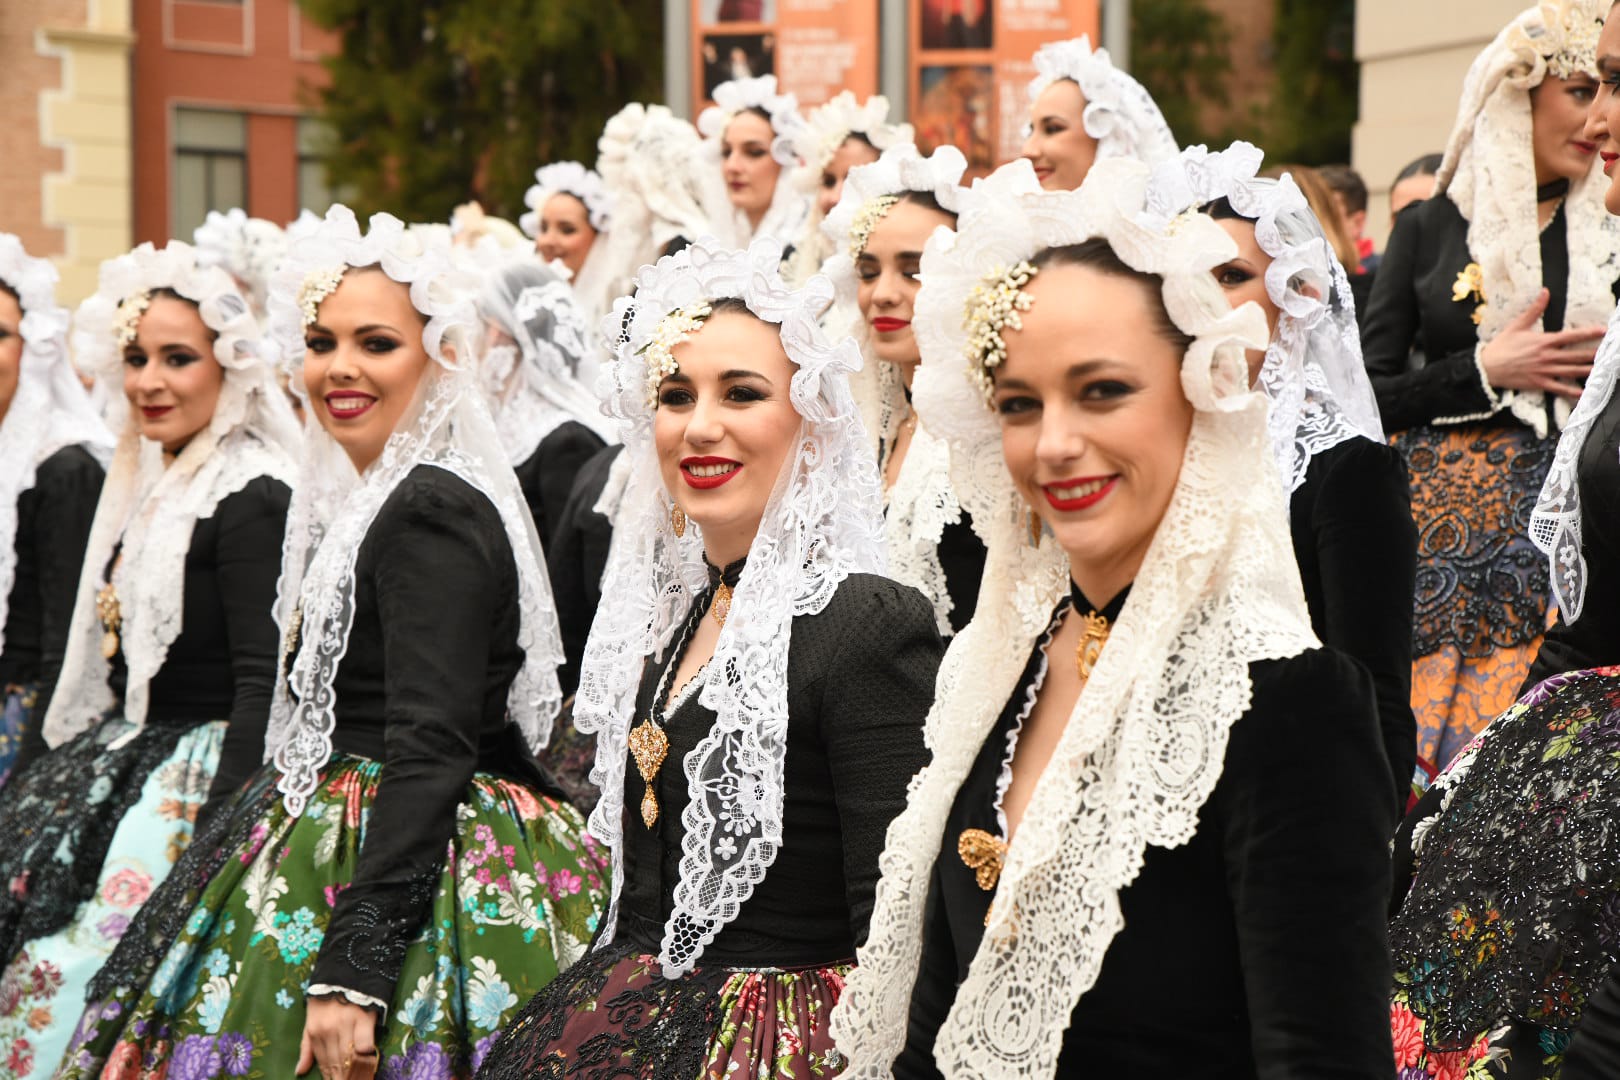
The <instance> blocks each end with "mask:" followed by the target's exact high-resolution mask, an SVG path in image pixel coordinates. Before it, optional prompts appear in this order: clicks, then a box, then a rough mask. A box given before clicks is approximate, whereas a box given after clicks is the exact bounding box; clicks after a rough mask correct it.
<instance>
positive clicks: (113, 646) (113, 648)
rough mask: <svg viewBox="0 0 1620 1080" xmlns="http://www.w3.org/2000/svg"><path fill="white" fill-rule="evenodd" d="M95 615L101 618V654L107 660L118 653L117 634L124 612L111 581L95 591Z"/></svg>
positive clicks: (120, 628) (122, 625) (121, 624)
mask: <svg viewBox="0 0 1620 1080" xmlns="http://www.w3.org/2000/svg"><path fill="white" fill-rule="evenodd" d="M96 615H97V617H99V618H100V619H101V630H102V634H101V655H102V656H103V657H105V658H106V659H108V660H111V659H112V658H113V657H115V656H117V655H118V634H119V631H121V630H122V629H123V627H124V613H123V609H122V607H120V605H119V603H118V590H116V589H114V588H113V587H112V583H111V582H108V583H107V584H105V585H103V586H102V587H101V591H100V592H98V593H96Z"/></svg>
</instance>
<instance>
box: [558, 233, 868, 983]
mask: <svg viewBox="0 0 1620 1080" xmlns="http://www.w3.org/2000/svg"><path fill="white" fill-rule="evenodd" d="M780 261H781V250H780V248H778V246H777V245H776V244H775V242H773V241H770V240H756V241H754V243H753V244H751V245H750V246H749V247H748V249H747V250H746V251H738V250H730V249H726V248H723V247H721V246H720V245H719V244H718V243H717V242H715V241H714V240H713V239H712V238H704V239H702V240H699V241H698V242H697V243H696V244H694V245H693V246H692V247H689V248H687V249H685V250H683V251H680V252H678V253H676V254H675V255H672V256H668V257H666V258H663V259H660V260H659V261H658V264H657V265H656V266H649V267H643V268H642V270H641V272H640V273H639V274H638V275H637V276H636V293H635V295H634V296H633V297H629V296H627V297H623V298H621V299H620V300H619V302H618V303H617V304H615V305H614V309H613V314H612V315H611V316H609V317H608V318H606V319H604V320H603V323H602V330H603V333H604V334H605V335H606V336H607V337H608V338H609V339H610V341H611V342H612V344H613V346H614V362H613V364H612V367H611V369H610V373H609V375H608V376H607V377H606V378H604V380H603V382H604V386H605V388H606V389H607V391H608V392H609V396H608V409H609V411H610V412H611V413H612V415H613V416H615V417H616V418H618V420H619V421H620V423H621V430H622V431H623V435H624V443H625V450H624V454H623V455H622V456H623V457H624V458H625V459H627V460H628V461H629V462H630V467H629V468H630V475H629V480H628V488H627V490H626V493H625V496H624V498H623V500H622V502H621V503H620V508H619V518H618V520H617V521H616V523H615V528H614V533H613V547H612V551H611V553H610V555H609V558H608V565H607V569H606V572H605V574H604V575H603V581H602V604H601V607H600V608H599V609H598V611H597V614H596V622H595V623H594V624H593V625H592V627H591V636H590V640H589V641H588V642H587V644H586V646H585V659H584V664H583V669H582V672H581V676H580V685H579V694H578V697H577V698H576V699H575V703H574V723H575V725H576V726H577V727H578V728H579V729H580V730H581V731H584V732H587V733H595V735H596V740H597V751H596V765H595V767H594V768H593V770H592V772H591V780H592V782H594V783H595V784H596V785H597V786H598V787H599V788H600V789H601V791H602V800H601V802H599V803H598V804H597V806H596V809H595V811H594V812H593V813H592V814H591V820H590V827H591V833H592V834H593V835H595V836H596V837H597V838H599V839H600V840H602V841H603V842H605V843H606V844H608V845H609V846H610V847H611V848H612V849H613V853H614V858H613V904H612V907H611V909H610V910H609V912H608V915H607V921H606V923H605V924H604V925H605V926H606V927H607V929H606V930H605V931H604V932H603V934H602V935H601V941H602V942H604V943H605V942H607V941H610V940H611V939H612V936H613V929H614V925H615V923H616V921H617V917H618V898H619V895H620V893H621V891H622V889H623V885H624V862H623V852H624V844H623V838H624V837H623V825H622V819H623V809H624V776H625V761H626V756H625V755H626V745H627V742H626V740H627V738H628V734H629V731H630V729H631V727H632V726H633V725H634V723H635V721H636V718H635V716H634V710H635V702H636V692H637V689H638V687H639V685H640V681H641V674H642V669H643V666H644V664H645V663H646V662H647V660H648V658H649V657H652V656H655V655H660V654H661V653H662V652H663V650H664V649H666V648H668V647H669V646H670V644H671V639H672V638H673V637H674V635H675V632H676V631H677V629H678V628H679V626H680V624H681V621H682V620H683V619H684V618H685V616H686V614H687V612H688V611H690V609H691V605H692V604H693V603H694V602H695V601H696V599H697V598H698V597H699V596H700V594H701V593H702V592H703V590H704V589H705V588H706V587H707V583H708V577H707V572H706V570H705V567H704V563H703V539H702V529H701V528H700V527H698V526H697V525H696V523H692V524H689V525H688V526H687V528H686V530H685V536H684V537H677V536H676V535H675V534H674V532H673V531H671V529H670V526H669V511H670V505H671V504H670V500H669V496H668V494H667V493H666V491H665V489H664V486H663V481H662V478H661V477H660V474H659V469H658V459H657V456H656V452H655V450H654V447H653V438H652V433H653V413H654V409H653V407H652V405H651V403H650V401H649V393H648V390H649V370H648V359H647V357H646V355H645V350H646V348H647V347H648V345H649V343H650V342H652V341H654V338H655V336H657V335H660V334H661V333H662V332H663V331H665V330H666V329H667V327H666V324H665V320H666V318H667V317H668V316H669V315H671V314H672V313H675V312H678V311H680V310H681V309H683V308H686V307H688V306H689V305H692V304H697V303H700V302H705V301H713V300H718V299H721V298H726V297H739V298H741V299H742V300H743V302H744V303H746V304H747V306H748V309H749V311H751V312H753V313H754V314H755V315H757V316H758V317H759V318H760V319H762V320H764V321H765V322H768V323H775V324H778V325H779V326H780V327H781V339H782V347H783V349H784V350H786V352H787V355H788V358H789V359H791V360H792V361H793V362H794V364H795V365H796V366H797V369H798V370H797V371H796V372H795V373H794V375H793V382H792V387H791V390H790V393H791V397H792V400H793V404H794V406H795V407H796V408H797V409H798V411H799V414H800V415H801V416H802V417H803V423H802V425H801V428H800V434H799V440H798V442H799V444H798V448H797V450H796V451H794V452H793V453H792V454H790V456H789V458H788V460H787V462H786V463H785V464H784V466H783V471H782V473H781V475H780V476H779V477H778V479H777V483H776V488H775V491H774V493H773V494H772V496H771V499H770V501H769V503H767V505H766V508H765V513H764V516H763V517H762V518H761V521H760V527H759V532H758V534H757V535H756V536H755V538H754V542H753V544H752V546H751V547H750V548H749V551H748V562H747V566H746V568H745V569H744V570H743V573H742V578H741V580H740V581H739V582H738V584H737V586H736V590H735V593H734V599H733V602H732V607H731V614H730V617H729V618H728V619H727V620H726V624H725V627H724V629H722V630H721V631H720V638H719V641H718V643H717V644H716V646H715V653H714V657H713V659H711V660H710V661H709V664H708V665H707V667H706V668H705V669H704V673H703V674H702V675H701V676H699V678H701V679H702V680H703V682H702V684H701V687H700V689H699V690H698V693H699V695H700V696H699V699H698V700H699V701H700V702H701V703H702V704H703V705H704V706H705V707H707V708H709V709H711V710H713V711H714V713H715V717H716V719H715V723H714V726H713V727H712V728H711V729H710V732H709V734H708V735H707V736H706V737H705V738H704V739H703V741H702V742H700V743H699V744H698V745H697V747H696V748H694V749H693V750H692V751H691V753H689V754H688V755H687V757H686V760H685V761H684V762H682V765H683V771H684V773H685V775H686V777H687V783H688V791H689V793H690V795H691V801H690V802H689V803H688V804H687V806H686V808H685V810H684V811H683V812H682V814H681V835H682V841H681V860H680V880H679V881H678V883H677V884H676V886H675V901H674V910H673V911H672V913H671V915H670V918H669V921H668V922H667V923H666V925H665V928H664V938H663V943H662V947H661V949H660V951H659V963H660V965H661V966H662V970H663V974H664V975H665V976H666V977H669V978H675V977H677V976H680V975H683V974H685V973H687V972H689V971H691V970H692V968H693V966H694V965H695V964H696V963H697V962H698V958H699V957H700V956H701V955H702V954H703V950H704V948H705V947H706V946H707V945H708V943H709V942H710V941H712V940H713V939H714V936H715V935H716V934H717V933H719V932H720V930H721V929H722V928H723V927H724V926H725V925H726V924H727V923H728V922H730V921H731V920H732V919H734V918H736V916H737V913H738V911H739V909H740V908H741V906H742V905H743V903H745V902H746V901H747V899H748V897H749V896H750V895H751V894H752V893H753V891H754V887H755V886H756V885H758V884H759V882H760V881H761V880H763V878H764V876H765V873H766V871H767V870H768V869H769V868H770V866H771V864H772V863H773V862H774V861H775V859H776V854H777V851H778V849H779V848H780V847H781V844H782V803H783V785H784V782H785V781H784V772H783V769H784V762H785V761H786V754H787V724H788V712H787V694H788V687H787V671H788V643H789V638H790V632H791V628H792V621H793V618H794V617H795V616H797V615H805V614H813V613H815V612H818V611H821V610H822V609H823V608H824V607H826V605H827V603H828V602H829V601H830V600H831V599H832V597H833V594H834V593H835V592H836V591H837V589H838V585H839V583H840V582H841V581H843V580H844V578H845V577H847V576H848V575H849V574H851V573H882V572H883V568H884V559H883V541H882V532H881V530H882V525H881V522H880V520H879V506H878V491H879V487H878V478H877V470H876V466H875V464H874V462H873V460H872V455H871V452H870V451H869V450H868V449H867V447H866V440H865V436H864V435H863V434H862V432H861V427H860V419H859V417H858V416H857V415H856V412H855V403H854V401H853V400H852V399H851V398H850V394H849V387H848V383H847V376H848V374H849V372H851V371H853V370H854V369H855V368H857V367H859V366H860V362H861V357H860V351H859V350H858V349H857V348H856V347H855V344H854V343H853V342H850V341H840V342H838V343H837V344H834V343H833V342H831V341H829V340H828V338H827V337H826V336H825V335H824V334H823V333H822V331H821V329H820V327H819V326H818V325H817V319H818V318H819V317H820V315H821V313H822V311H823V310H824V309H825V308H826V306H827V303H828V301H829V300H831V298H832V286H831V285H830V284H829V283H828V282H827V280H826V279H825V278H819V277H818V278H814V279H812V280H811V282H810V283H809V284H808V285H806V286H805V287H804V288H803V289H799V290H790V289H789V288H788V287H787V286H786V284H785V283H784V282H783V281H782V279H781V277H780V276H778V273H777V266H778V265H779V263H780Z"/></svg>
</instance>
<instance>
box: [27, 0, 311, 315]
mask: <svg viewBox="0 0 1620 1080" xmlns="http://www.w3.org/2000/svg"><path fill="white" fill-rule="evenodd" d="M335 44H336V43H335V41H334V40H333V39H332V37H331V36H330V35H328V34H326V33H324V32H323V31H320V30H319V29H317V28H316V27H314V26H313V25H312V24H310V23H309V21H308V20H307V19H306V18H304V16H303V15H302V13H301V12H299V10H298V7H297V4H296V0H4V10H3V12H0V108H3V109H4V115H6V116H7V117H9V118H10V119H11V123H9V124H7V125H5V126H4V127H3V128H0V162H4V163H5V167H4V168H3V169H0V231H4V232H14V233H17V234H18V235H19V236H20V237H21V238H22V240H23V243H24V244H25V245H26V246H27V248H28V250H29V251H30V252H32V253H34V254H37V255H48V256H50V257H52V258H53V259H54V260H55V261H56V263H57V266H58V268H59V269H60V270H61V272H62V279H63V280H62V289H61V299H62V301H63V302H64V303H70V304H71V303H76V302H77V301H78V300H79V299H82V298H83V297H84V296H86V295H88V294H89V293H90V292H91V291H92V290H93V289H94V287H95V280H96V268H97V267H98V266H99V265H100V263H101V261H102V260H103V259H106V258H109V257H111V256H113V255H117V254H119V253H120V252H123V251H126V250H128V249H129V247H130V246H131V245H133V244H137V243H140V242H141V241H143V240H151V241H153V242H155V243H159V244H161V243H163V242H164V241H165V240H167V239H168V238H169V237H171V236H177V237H181V238H189V237H190V235H191V231H192V230H193V229H194V228H196V226H197V225H198V224H199V223H201V221H202V220H203V217H204V216H205V215H206V213H207V212H208V211H209V210H224V209H228V208H230V207H233V206H241V207H243V208H245V209H246V210H247V211H248V213H250V214H252V215H254V216H256V217H263V218H268V219H270V220H272V221H278V222H284V221H288V220H290V219H292V218H293V217H295V216H297V214H298V211H299V209H300V208H301V207H305V206H308V207H311V208H315V209H324V208H325V207H326V205H327V204H328V203H329V202H330V201H331V199H330V193H329V192H328V190H327V189H326V187H325V182H324V175H323V172H322V170H321V169H320V167H319V166H318V164H317V163H316V160H315V156H316V153H317V152H318V149H319V146H320V140H321V138H322V134H321V131H320V130H319V128H318V127H317V126H316V125H315V123H314V121H313V120H311V119H310V117H309V115H308V114H309V113H310V112H312V111H313V109H312V105H313V100H312V95H313V94H314V92H315V91H316V89H317V88H318V87H320V86H321V85H322V83H323V80H324V77H325V73H324V71H323V69H322V68H321V65H320V62H319V61H320V58H321V56H323V55H325V54H326V53H327V52H328V51H330V50H331V49H333V48H334V47H335Z"/></svg>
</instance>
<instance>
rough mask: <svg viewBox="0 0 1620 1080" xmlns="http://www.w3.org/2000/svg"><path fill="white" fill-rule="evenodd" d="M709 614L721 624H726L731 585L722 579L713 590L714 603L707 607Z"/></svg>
mask: <svg viewBox="0 0 1620 1080" xmlns="http://www.w3.org/2000/svg"><path fill="white" fill-rule="evenodd" d="M709 614H710V615H713V616H714V621H715V622H717V623H719V624H720V625H721V626H724V625H726V620H727V619H728V618H730V617H731V586H730V585H727V584H726V583H725V582H724V581H722V582H721V583H720V587H719V588H718V589H716V590H714V603H713V604H712V605H711V606H710V607H709Z"/></svg>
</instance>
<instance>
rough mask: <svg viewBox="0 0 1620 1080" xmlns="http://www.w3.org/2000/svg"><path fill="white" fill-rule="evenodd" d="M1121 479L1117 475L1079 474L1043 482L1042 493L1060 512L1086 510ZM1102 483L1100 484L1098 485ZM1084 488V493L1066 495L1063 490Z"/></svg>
mask: <svg viewBox="0 0 1620 1080" xmlns="http://www.w3.org/2000/svg"><path fill="white" fill-rule="evenodd" d="M1118 480H1119V477H1117V476H1077V477H1075V478H1074V479H1072V480H1062V481H1059V482H1058V483H1056V484H1042V485H1041V493H1042V494H1043V495H1045V496H1046V501H1047V502H1048V503H1050V504H1051V506H1052V509H1054V510H1056V511H1058V512H1059V513H1066V514H1067V513H1073V512H1074V511H1076V510H1085V509H1087V508H1088V507H1092V506H1096V505H1097V504H1098V503H1100V502H1102V501H1103V499H1104V498H1106V497H1107V495H1108V493H1109V492H1110V491H1113V490H1114V484H1115V483H1116V482H1117V481H1118ZM1098 485H1100V486H1098ZM1077 490H1084V491H1085V492H1086V493H1085V494H1084V495H1064V494H1060V493H1062V492H1072V491H1077Z"/></svg>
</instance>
